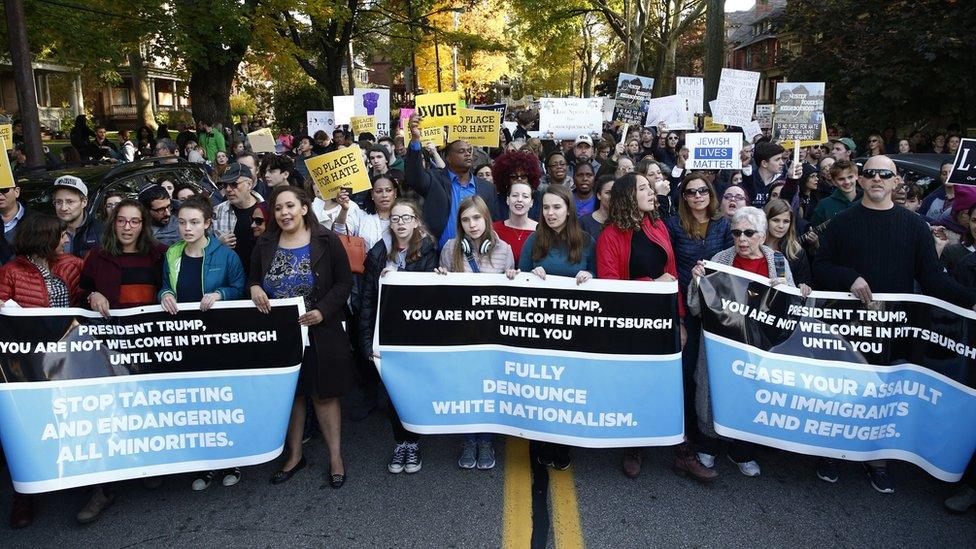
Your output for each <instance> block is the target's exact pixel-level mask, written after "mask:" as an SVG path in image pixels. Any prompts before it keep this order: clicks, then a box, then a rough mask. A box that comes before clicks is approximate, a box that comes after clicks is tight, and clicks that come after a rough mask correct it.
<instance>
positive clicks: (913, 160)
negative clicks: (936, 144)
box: [854, 153, 953, 194]
mask: <svg viewBox="0 0 976 549" xmlns="http://www.w3.org/2000/svg"><path fill="white" fill-rule="evenodd" d="M887 156H888V158H890V159H891V161H892V162H894V163H895V167H896V168H898V175H900V176H901V178H902V179H903V180H904V181H905V183H910V184H911V183H913V184H915V185H918V186H919V187H921V188H922V192H923V193H924V194H928V193H929V192H931V191H932V190H934V189H937V188H939V186H940V185H939V170H941V169H942V165H943V164H946V163H948V164H952V160H953V156H952V155H951V154H933V153H920V154H889V155H887ZM867 159H868V158H867V157H866V156H862V157H860V158H857V159H855V160H854V163H855V164H857V167H858V169H861V168H863V167H864V163H865V162H867Z"/></svg>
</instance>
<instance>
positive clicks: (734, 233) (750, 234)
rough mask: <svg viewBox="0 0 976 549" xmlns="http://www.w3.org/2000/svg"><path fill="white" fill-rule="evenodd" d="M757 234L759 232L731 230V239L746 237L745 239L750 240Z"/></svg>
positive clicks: (754, 230) (753, 230)
mask: <svg viewBox="0 0 976 549" xmlns="http://www.w3.org/2000/svg"><path fill="white" fill-rule="evenodd" d="M757 234H759V231H757V230H756V229H746V230H742V229H732V238H739V237H740V236H742V235H746V238H752V237H754V236H756V235H757Z"/></svg>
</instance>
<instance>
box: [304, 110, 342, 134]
mask: <svg viewBox="0 0 976 549" xmlns="http://www.w3.org/2000/svg"><path fill="white" fill-rule="evenodd" d="M305 124H306V126H307V128H308V135H311V136H312V137H313V138H314V137H315V132H318V131H323V132H325V133H326V135H328V136H329V139H332V132H333V131H335V127H336V123H335V113H334V112H332V111H306V112H305Z"/></svg>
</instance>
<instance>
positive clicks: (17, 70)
mask: <svg viewBox="0 0 976 549" xmlns="http://www.w3.org/2000/svg"><path fill="white" fill-rule="evenodd" d="M4 8H5V11H6V13H7V35H8V40H9V42H10V62H11V63H10V64H11V65H12V67H13V73H14V84H15V89H16V91H17V107H18V110H19V111H20V119H21V123H22V124H23V125H24V142H25V144H26V145H27V150H26V151H25V152H26V153H27V166H28V167H29V168H30V169H31V170H41V169H43V168H44V163H45V162H44V150H43V149H42V148H41V121H40V112H38V108H37V94H36V93H35V88H34V71H33V69H31V55H30V44H29V43H28V41H27V17H26V15H25V13H24V3H23V2H22V1H21V0H5V1H4ZM0 154H6V151H3V152H2V153H0Z"/></svg>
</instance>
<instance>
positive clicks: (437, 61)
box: [434, 29, 444, 92]
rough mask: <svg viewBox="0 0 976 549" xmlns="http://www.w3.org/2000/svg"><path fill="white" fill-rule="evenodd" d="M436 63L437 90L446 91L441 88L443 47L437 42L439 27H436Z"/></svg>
mask: <svg viewBox="0 0 976 549" xmlns="http://www.w3.org/2000/svg"><path fill="white" fill-rule="evenodd" d="M434 64H436V65H437V91H438V92H442V91H444V90H443V89H441V47H440V45H438V44H437V29H434Z"/></svg>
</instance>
